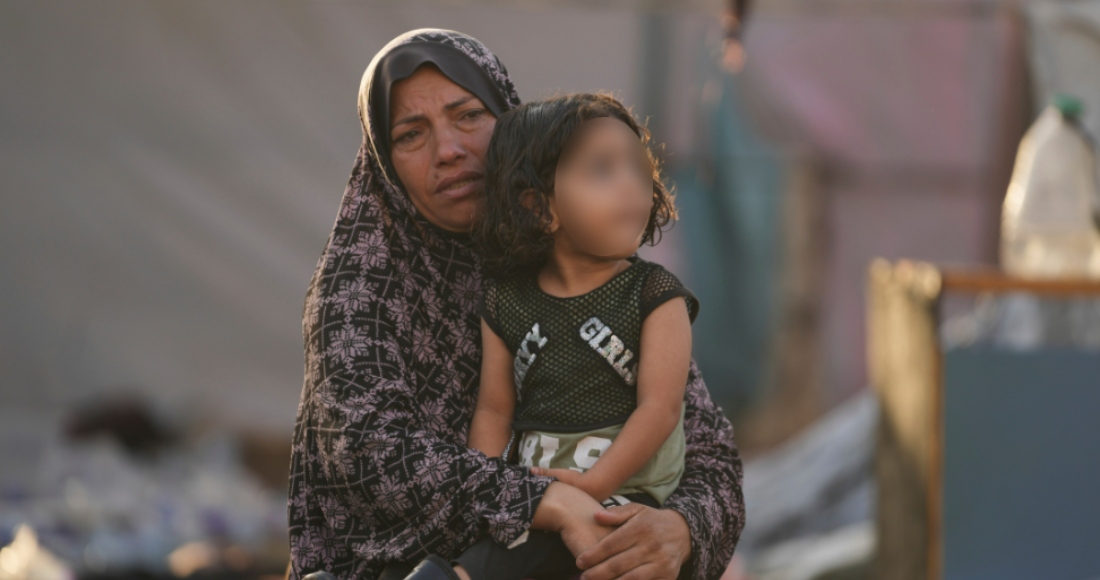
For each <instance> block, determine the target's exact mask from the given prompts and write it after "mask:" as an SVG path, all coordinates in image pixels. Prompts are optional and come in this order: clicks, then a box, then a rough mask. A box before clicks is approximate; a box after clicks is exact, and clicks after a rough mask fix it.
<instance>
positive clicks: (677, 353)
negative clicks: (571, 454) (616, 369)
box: [532, 299, 691, 501]
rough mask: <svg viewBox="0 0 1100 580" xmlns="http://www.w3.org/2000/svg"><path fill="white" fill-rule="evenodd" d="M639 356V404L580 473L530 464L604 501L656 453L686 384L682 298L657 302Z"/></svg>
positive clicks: (687, 328) (687, 323) (687, 347)
mask: <svg viewBox="0 0 1100 580" xmlns="http://www.w3.org/2000/svg"><path fill="white" fill-rule="evenodd" d="M640 347H641V348H640V351H641V352H640V353H639V359H638V406H637V408H636V409H635V410H634V412H632V413H631V414H630V418H629V419H627V421H626V423H625V424H624V425H623V428H622V430H621V431H620V432H619V434H618V435H617V436H616V437H615V442H614V443H612V444H611V447H609V448H608V449H607V451H606V452H604V454H603V455H601V456H600V459H599V461H597V462H596V464H595V465H593V466H592V468H591V469H589V470H588V471H586V472H584V473H578V472H576V471H573V470H570V469H540V468H532V471H533V472H534V473H536V474H539V475H549V476H551V477H555V478H557V479H559V480H561V481H563V482H565V483H568V484H569V485H572V486H574V487H578V488H580V489H582V490H584V491H586V492H588V494H589V495H591V496H592V497H593V498H595V499H596V500H599V501H603V500H605V499H607V498H609V497H611V494H613V493H615V490H617V489H619V488H620V487H622V485H623V484H624V483H626V480H628V479H630V477H632V476H633V475H634V474H635V473H637V472H638V470H639V469H641V468H642V467H644V466H645V464H646V463H647V462H649V460H650V459H651V458H652V457H653V455H654V454H656V453H657V450H658V449H660V448H661V445H662V444H664V442H665V440H666V439H668V436H669V435H670V434H672V431H673V429H675V428H676V425H677V424H678V423H679V422H680V409H681V408H682V406H683V400H684V382H685V381H686V380H687V375H688V366H689V365H690V364H691V320H690V319H689V318H688V311H687V308H685V306H684V301H683V300H678V299H673V300H669V301H668V302H665V303H664V304H662V305H660V306H658V307H657V308H655V309H654V310H653V312H651V313H650V314H649V316H647V317H646V319H645V322H644V323H643V324H642V337H641V344H640Z"/></svg>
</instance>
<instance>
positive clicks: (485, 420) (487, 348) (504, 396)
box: [466, 319, 516, 457]
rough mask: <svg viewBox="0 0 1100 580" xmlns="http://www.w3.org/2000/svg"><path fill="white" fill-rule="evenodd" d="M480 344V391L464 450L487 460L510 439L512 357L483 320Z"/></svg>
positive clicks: (513, 397)
mask: <svg viewBox="0 0 1100 580" xmlns="http://www.w3.org/2000/svg"><path fill="white" fill-rule="evenodd" d="M481 343H482V353H481V389H480V390H479V391H478V395H477V407H476V408H475V409H474V420H473V423H472V424H471V425H470V434H469V437H468V438H467V440H466V446H467V447H471V448H473V449H477V450H478V451H480V452H482V453H484V454H485V455H488V456H489V457H500V455H501V453H503V452H504V447H505V446H506V445H508V439H510V438H511V436H512V413H513V412H514V411H515V408H516V387H515V380H514V379H513V378H512V353H511V352H509V351H508V346H507V345H506V344H504V340H503V339H501V338H500V337H499V336H497V334H496V333H495V332H493V329H492V328H490V327H489V324H488V323H486V322H485V320H484V319H482V321H481Z"/></svg>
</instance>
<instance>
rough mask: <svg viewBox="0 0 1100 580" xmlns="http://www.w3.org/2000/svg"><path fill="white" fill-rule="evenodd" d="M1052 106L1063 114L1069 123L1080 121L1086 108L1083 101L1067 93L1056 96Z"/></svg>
mask: <svg viewBox="0 0 1100 580" xmlns="http://www.w3.org/2000/svg"><path fill="white" fill-rule="evenodd" d="M1052 104H1053V105H1054V106H1055V107H1057V109H1058V110H1059V111H1061V112H1062V116H1063V117H1065V118H1066V120H1067V121H1076V120H1077V119H1080V118H1081V110H1082V109H1083V108H1084V105H1083V104H1082V103H1081V99H1078V98H1077V97H1075V96H1073V95H1067V94H1065V93H1059V94H1057V95H1054V99H1053V100H1052Z"/></svg>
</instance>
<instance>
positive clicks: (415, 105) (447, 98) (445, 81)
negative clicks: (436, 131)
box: [390, 64, 481, 128]
mask: <svg viewBox="0 0 1100 580" xmlns="http://www.w3.org/2000/svg"><path fill="white" fill-rule="evenodd" d="M470 100H473V101H476V102H477V103H481V100H480V99H478V98H477V97H476V96H474V95H473V93H471V92H470V91H467V90H466V89H464V88H462V87H461V86H459V85H458V84H457V83H455V82H454V81H452V80H451V79H449V78H447V76H446V75H444V74H443V73H442V72H440V71H439V69H438V68H436V67H435V66H434V65H431V64H425V65H423V66H421V67H420V68H418V69H417V70H416V72H414V73H413V74H412V75H411V76H409V77H408V78H405V79H401V80H400V81H397V82H396V83H394V84H393V87H392V88H391V89H390V103H391V105H390V107H391V110H392V114H391V115H390V119H391V120H390V127H391V128H392V127H393V126H395V125H397V124H398V123H399V122H401V121H402V120H407V118H408V117H409V116H410V115H414V116H418V115H426V114H430V113H434V112H437V111H439V110H444V109H453V108H455V107H458V106H461V105H463V104H466V103H467V102H469V101H470Z"/></svg>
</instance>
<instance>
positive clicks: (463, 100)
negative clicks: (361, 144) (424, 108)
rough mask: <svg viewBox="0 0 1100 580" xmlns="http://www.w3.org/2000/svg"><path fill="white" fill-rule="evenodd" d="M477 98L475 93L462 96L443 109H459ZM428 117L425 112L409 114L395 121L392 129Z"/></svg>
mask: <svg viewBox="0 0 1100 580" xmlns="http://www.w3.org/2000/svg"><path fill="white" fill-rule="evenodd" d="M475 98H477V97H474V96H473V95H470V96H468V97H462V98H460V99H457V100H454V101H451V102H450V103H447V104H446V105H443V110H444V111H452V110H454V109H457V108H458V107H461V106H462V105H465V104H466V103H467V102H468V101H470V99H475ZM427 119H428V117H427V116H425V115H424V114H423V113H417V114H415V115H409V116H407V117H401V118H400V119H398V120H396V121H394V122H393V125H392V126H391V127H390V129H391V130H392V129H393V128H394V127H396V126H398V125H404V124H406V123H416V122H418V121H425V120H427Z"/></svg>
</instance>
